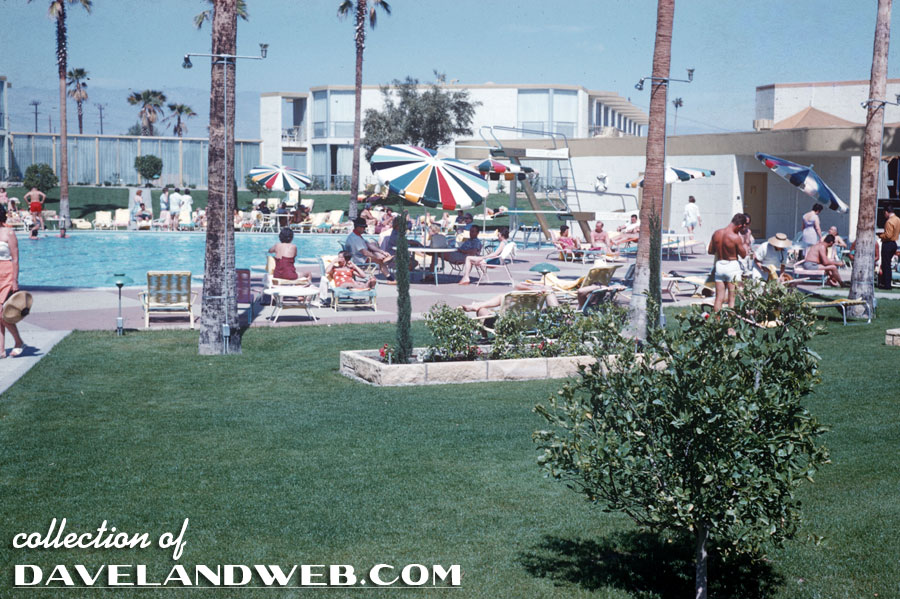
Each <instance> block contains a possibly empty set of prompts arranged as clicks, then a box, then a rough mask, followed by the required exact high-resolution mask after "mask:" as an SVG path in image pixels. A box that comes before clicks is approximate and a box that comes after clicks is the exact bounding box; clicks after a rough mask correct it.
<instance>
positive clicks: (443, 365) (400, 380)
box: [341, 347, 594, 387]
mask: <svg viewBox="0 0 900 599" xmlns="http://www.w3.org/2000/svg"><path fill="white" fill-rule="evenodd" d="M486 349H489V348H486ZM414 351H415V353H416V355H418V354H423V353H424V352H425V351H427V349H426V348H421V347H420V348H415V350H414ZM593 362H594V358H593V357H592V356H563V357H553V358H518V359H511V360H466V361H463V360H460V361H455V362H415V363H411V364H388V363H387V362H383V361H382V359H381V356H380V355H379V350H377V349H369V350H360V351H342V352H341V374H343V375H344V376H346V377H348V378H352V379H356V380H360V381H363V382H366V383H370V384H373V385H378V386H385V387H393V386H401V385H446V384H452V383H482V382H488V381H528V380H534V379H560V378H568V377H571V376H575V375H576V374H578V367H579V366H580V365H587V364H592V363H593Z"/></svg>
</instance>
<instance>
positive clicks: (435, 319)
mask: <svg viewBox="0 0 900 599" xmlns="http://www.w3.org/2000/svg"><path fill="white" fill-rule="evenodd" d="M425 325H426V326H427V327H428V330H429V331H430V332H431V338H432V340H431V344H430V345H429V346H428V349H427V351H426V355H425V359H426V361H428V362H445V361H450V360H475V359H477V358H479V357H480V356H481V350H480V349H479V348H478V340H479V338H480V335H479V326H478V321H476V320H475V319H473V318H469V317H468V316H466V313H465V312H463V311H462V310H460V309H459V308H451V307H450V306H448V305H447V304H445V303H443V302H439V303H437V304H434V305H433V306H431V309H430V310H428V312H426V313H425Z"/></svg>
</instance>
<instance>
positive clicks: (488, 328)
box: [475, 291, 547, 336]
mask: <svg viewBox="0 0 900 599" xmlns="http://www.w3.org/2000/svg"><path fill="white" fill-rule="evenodd" d="M546 299H547V293H546V292H544V291H510V292H509V293H505V294H503V298H502V299H501V300H500V307H498V308H496V309H495V311H494V313H493V314H488V315H486V316H476V317H475V318H476V320H478V321H480V323H481V328H482V330H483V332H484V333H486V334H487V335H485V336H488V335H494V334H495V331H494V325H495V323H496V321H497V319H498V318H499V317H501V316H503V315H504V314H506V313H507V312H531V313H534V314H537V312H539V311H540V309H541V307H542V306H543V304H544V302H545V301H546ZM536 318H537V317H536V316H535V319H536ZM535 322H536V320H535Z"/></svg>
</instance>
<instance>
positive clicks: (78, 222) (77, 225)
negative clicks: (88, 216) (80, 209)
mask: <svg viewBox="0 0 900 599" xmlns="http://www.w3.org/2000/svg"><path fill="white" fill-rule="evenodd" d="M91 227H92V225H91V222H90V221H87V220H85V219H83V218H73V219H72V228H73V229H90V228H91Z"/></svg>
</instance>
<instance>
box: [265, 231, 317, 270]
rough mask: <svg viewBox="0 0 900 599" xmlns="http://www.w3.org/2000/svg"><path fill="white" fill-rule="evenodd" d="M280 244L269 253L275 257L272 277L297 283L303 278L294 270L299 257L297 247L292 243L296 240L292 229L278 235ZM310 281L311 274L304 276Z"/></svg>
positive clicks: (270, 249) (271, 248)
mask: <svg viewBox="0 0 900 599" xmlns="http://www.w3.org/2000/svg"><path fill="white" fill-rule="evenodd" d="M278 239H279V242H278V243H276V244H275V245H273V246H272V247H270V248H269V253H270V254H274V255H275V270H274V272H272V276H273V277H275V278H276V279H287V280H289V281H296V280H297V279H299V278H301V277H300V275H299V274H297V269H296V268H294V258H296V257H297V246H296V245H294V244H293V243H291V242H292V241H293V240H294V232H293V231H291V230H290V229H282V230H281V232H279V233H278ZM303 278H305V279H307V280H308V279H309V274H308V273H307V274H306V275H304V277H303Z"/></svg>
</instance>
